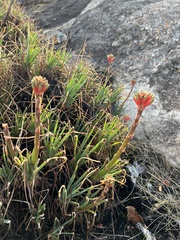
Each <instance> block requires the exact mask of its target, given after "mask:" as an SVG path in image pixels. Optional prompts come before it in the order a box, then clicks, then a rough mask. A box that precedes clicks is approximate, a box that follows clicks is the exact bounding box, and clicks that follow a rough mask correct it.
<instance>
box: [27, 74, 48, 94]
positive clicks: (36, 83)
mask: <svg viewBox="0 0 180 240" xmlns="http://www.w3.org/2000/svg"><path fill="white" fill-rule="evenodd" d="M31 84H32V88H33V91H34V94H36V95H43V94H44V92H45V91H46V90H47V89H48V87H49V83H48V81H47V79H46V78H43V77H42V76H35V77H33V79H32V80H31Z"/></svg>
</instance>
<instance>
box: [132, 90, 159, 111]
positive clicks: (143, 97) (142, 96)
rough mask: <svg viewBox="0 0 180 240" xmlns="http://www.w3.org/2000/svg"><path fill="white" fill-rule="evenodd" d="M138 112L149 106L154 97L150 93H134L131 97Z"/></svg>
mask: <svg viewBox="0 0 180 240" xmlns="http://www.w3.org/2000/svg"><path fill="white" fill-rule="evenodd" d="M133 99H134V102H135V103H136V105H137V107H138V109H139V110H141V111H143V110H144V109H145V108H146V107H147V106H149V105H151V103H152V102H153V101H154V95H153V94H152V93H150V92H149V93H147V92H145V91H140V92H138V93H136V94H135V95H134V97H133Z"/></svg>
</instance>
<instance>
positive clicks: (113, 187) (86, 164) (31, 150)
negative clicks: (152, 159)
mask: <svg viewBox="0 0 180 240" xmlns="http://www.w3.org/2000/svg"><path fill="white" fill-rule="evenodd" d="M9 3H10V1H1V2H0V26H1V28H0V41H1V42H0V120H1V123H2V126H1V128H2V129H1V138H0V190H1V191H0V225H1V230H0V237H2V238H4V239H6V238H8V239H11V237H13V239H49V240H55V239H73V237H75V236H76V237H75V239H83V238H84V239H85V238H86V237H87V238H90V239H94V238H93V236H95V235H93V234H91V232H92V229H93V227H94V226H100V223H101V221H102V219H103V216H105V215H106V214H107V213H105V211H106V210H108V209H109V208H110V207H112V206H113V207H115V208H116V207H117V205H118V204H117V201H119V199H121V201H119V204H121V206H123V203H124V202H125V201H128V200H127V199H126V198H127V196H128V194H129V193H130V191H131V190H132V189H131V188H130V189H129V190H128V191H127V189H128V188H129V186H128V185H127V183H126V181H127V180H128V179H130V178H129V176H128V174H127V170H126V165H127V164H128V160H131V159H132V156H133V158H134V155H135V150H134V149H133V146H131V147H128V150H127V152H126V148H127V145H128V143H129V141H130V140H131V139H132V137H133V133H134V131H135V128H136V127H137V125H138V122H139V118H140V116H141V113H142V111H143V110H144V108H145V107H146V106H148V105H149V104H151V102H152V101H153V97H152V95H151V94H149V93H148V94H146V93H145V92H141V93H138V94H137V95H136V96H135V102H136V104H137V106H138V113H137V116H136V118H135V121H134V125H132V128H131V129H130V132H129V133H128V131H129V130H128V127H127V126H126V124H125V123H124V122H125V121H124V120H123V117H122V116H123V115H122V111H123V109H122V108H123V106H124V103H125V102H124V101H123V99H122V97H121V92H122V90H123V86H122V85H121V84H120V86H118V87H117V88H116V89H115V90H113V89H112V86H111V83H110V78H111V77H112V76H113V73H112V71H111V70H112V69H111V66H112V65H111V64H112V62H113V61H114V59H113V61H112V58H111V61H110V63H109V66H108V67H107V71H106V72H105V73H104V74H103V73H102V74H98V73H97V72H96V71H95V70H94V68H93V67H92V66H91V65H90V64H89V63H88V62H87V61H86V60H85V59H84V58H83V57H82V56H77V57H76V60H73V59H74V58H72V54H71V53H70V52H68V51H66V48H65V46H62V47H61V48H60V49H58V50H54V44H53V41H52V42H51V43H50V42H48V40H46V39H45V37H44V36H42V35H41V32H38V31H37V30H36V29H35V27H34V25H33V23H32V22H31V21H30V20H28V19H27V18H25V17H24V16H23V15H22V11H19V8H18V7H17V6H15V5H13V6H12V8H11V11H10V13H9V14H8V15H7V14H6V13H7V11H8V7H9ZM5 16H6V18H5ZM109 56H111V55H109ZM111 57H113V56H111ZM133 81H134V80H133ZM130 84H132V83H131V82H130ZM133 84H135V82H133ZM133 84H132V89H133ZM132 89H131V91H132ZM120 100H122V105H121V107H118V106H116V102H118V101H120ZM126 100H127V98H126V99H125V101H126ZM147 100H148V101H147ZM139 101H140V102H139ZM142 104H144V105H143V107H144V108H143V109H142ZM140 106H141V108H140ZM115 112H118V115H115V114H113V113H115ZM121 115H122V116H121ZM120 157H121V159H120ZM153 177H154V175H153ZM128 181H129V180H128ZM138 186H140V185H138ZM124 189H126V190H124ZM142 189H143V188H142ZM126 191H127V192H128V193H127V194H124V192H126ZM142 192H143V193H142V194H145V196H147V195H148V196H149V195H150V193H148V192H147V189H146V190H144V189H143V190H142ZM121 194H122V195H121ZM146 194H147V195H146ZM176 194H178V190H177V191H176ZM149 201H150V200H149ZM163 206H166V207H167V204H166V203H165V205H163ZM171 206H172V205H171ZM123 207H124V206H123ZM170 209H172V208H170ZM107 212H108V211H107ZM173 214H175V213H173ZM113 218H114V217H113ZM75 234H76V235H75ZM22 236H23V237H22ZM96 237H97V236H96ZM107 239H112V238H111V237H110V238H108V235H107Z"/></svg>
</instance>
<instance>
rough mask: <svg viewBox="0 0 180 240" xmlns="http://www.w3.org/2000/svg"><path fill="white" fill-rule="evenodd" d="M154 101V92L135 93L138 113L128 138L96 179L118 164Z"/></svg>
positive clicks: (94, 178)
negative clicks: (144, 112)
mask: <svg viewBox="0 0 180 240" xmlns="http://www.w3.org/2000/svg"><path fill="white" fill-rule="evenodd" d="M153 101H154V95H153V94H152V93H146V92H145V91H141V92H138V93H137V94H135V95H134V102H135V103H136V105H137V114H136V117H135V119H134V122H133V124H132V126H131V128H130V130H129V132H128V134H127V136H126V138H125V139H124V141H123V143H122V145H121V146H120V148H119V149H118V150H117V152H116V153H115V154H114V156H113V158H112V159H111V160H110V161H109V162H108V163H107V164H106V165H105V166H104V167H103V168H102V169H101V170H100V171H99V172H98V173H96V174H95V175H94V177H93V180H94V181H97V180H99V179H101V178H103V177H104V176H105V175H106V174H107V173H108V172H109V170H110V169H112V168H113V167H114V166H116V165H117V164H118V162H119V158H120V157H121V154H122V153H123V152H125V150H126V147H127V144H128V143H129V141H130V140H131V139H132V138H133V136H134V132H135V130H136V127H137V126H138V124H139V122H140V117H141V115H142V113H143V111H144V109H145V108H146V107H147V106H149V105H150V104H151V103H152V102H153Z"/></svg>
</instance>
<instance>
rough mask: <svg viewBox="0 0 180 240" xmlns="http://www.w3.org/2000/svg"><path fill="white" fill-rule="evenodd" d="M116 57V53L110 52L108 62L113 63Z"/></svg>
mask: <svg viewBox="0 0 180 240" xmlns="http://www.w3.org/2000/svg"><path fill="white" fill-rule="evenodd" d="M114 59H115V57H114V55H113V54H108V55H107V60H108V63H110V64H111V63H113V62H114Z"/></svg>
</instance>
